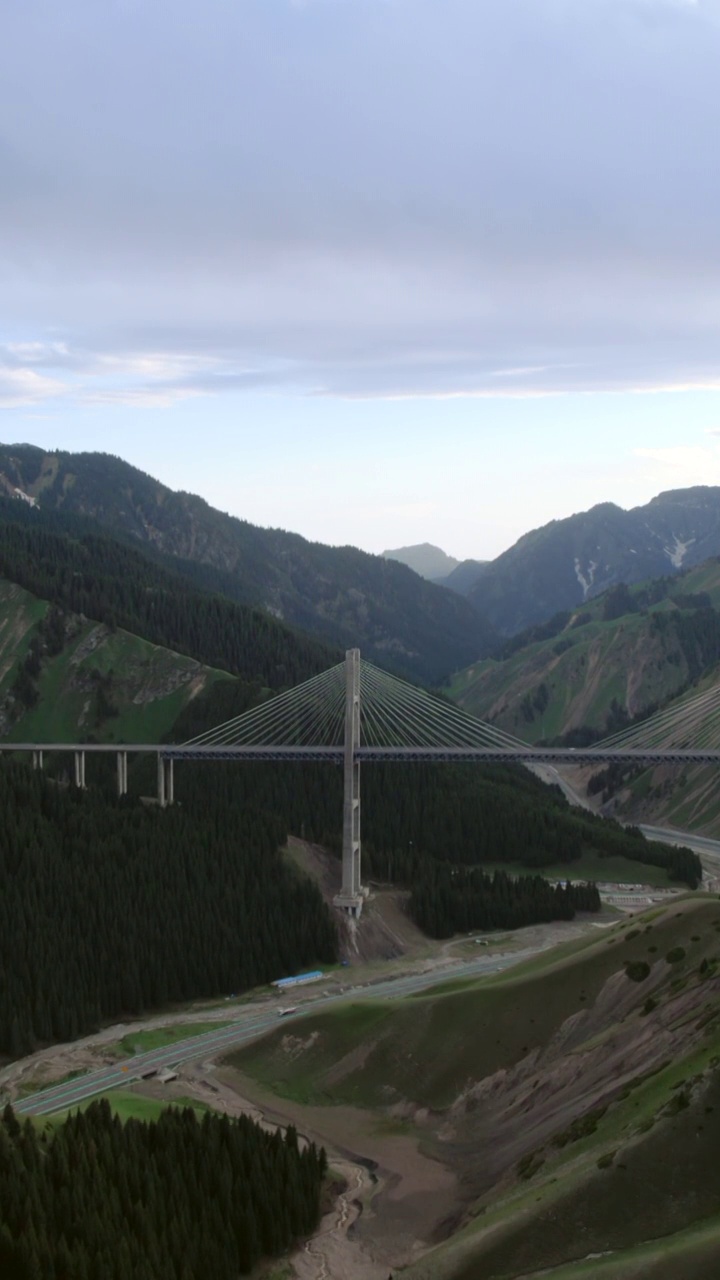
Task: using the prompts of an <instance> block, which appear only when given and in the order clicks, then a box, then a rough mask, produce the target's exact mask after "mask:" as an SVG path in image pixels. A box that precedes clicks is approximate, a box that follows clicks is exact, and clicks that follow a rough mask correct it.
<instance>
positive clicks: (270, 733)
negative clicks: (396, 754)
mask: <svg viewBox="0 0 720 1280" xmlns="http://www.w3.org/2000/svg"><path fill="white" fill-rule="evenodd" d="M344 741H345V663H344V662H340V663H338V665H337V666H336V667H330V668H329V670H327V671H323V672H321V674H320V675H319V676H313V677H312V679H310V680H306V681H305V682H304V684H300V685H298V686H297V687H296V688H295V689H288V690H287V691H286V692H285V693H280V694H277V696H276V697H274V698H270V699H268V701H267V702H263V703H261V705H260V706H259V707H253V708H252V710H250V711H245V712H243V714H242V715H240V716H235V717H234V719H232V720H226V721H225V723H224V724H220V725H217V726H216V728H214V729H208V730H207V731H206V732H205V733H201V734H199V735H198V736H197V738H191V739H190V741H189V742H186V743H184V744H183V745H184V746H187V747H191V746H192V747H261V746H285V747H291V746H292V747H317V746H333V747H334V746H342V744H343V742H344Z"/></svg>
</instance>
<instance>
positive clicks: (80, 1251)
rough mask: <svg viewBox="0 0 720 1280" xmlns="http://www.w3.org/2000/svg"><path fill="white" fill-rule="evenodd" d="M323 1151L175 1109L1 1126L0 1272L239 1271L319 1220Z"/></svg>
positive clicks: (175, 1277) (102, 1105)
mask: <svg viewBox="0 0 720 1280" xmlns="http://www.w3.org/2000/svg"><path fill="white" fill-rule="evenodd" d="M325 1169H326V1158H325V1152H324V1151H323V1150H320V1151H318V1150H317V1148H316V1147H315V1146H314V1145H313V1144H312V1143H309V1144H306V1145H305V1146H304V1147H303V1149H302V1150H300V1148H299V1144H298V1140H297V1134H296V1132H295V1130H294V1129H293V1128H292V1127H290V1128H289V1129H288V1130H287V1132H286V1133H285V1134H284V1135H281V1134H280V1133H279V1132H277V1133H274V1134H269V1133H266V1132H265V1131H264V1130H263V1129H261V1128H260V1126H259V1125H256V1124H254V1123H253V1122H252V1121H251V1120H249V1119H248V1118H247V1117H242V1118H241V1119H239V1120H232V1121H231V1120H228V1118H227V1116H217V1115H213V1114H211V1113H209V1112H208V1113H206V1114H205V1115H204V1116H203V1119H202V1120H201V1121H200V1120H198V1119H197V1117H196V1115H195V1112H194V1111H192V1110H190V1109H186V1110H184V1111H178V1110H175V1109H169V1110H168V1111H166V1112H165V1113H164V1114H163V1115H162V1116H161V1117H160V1119H159V1120H158V1121H156V1122H154V1123H152V1124H146V1123H143V1122H141V1121H139V1120H128V1122H127V1123H126V1124H125V1125H122V1124H120V1122H119V1121H118V1120H117V1118H116V1117H114V1116H113V1114H112V1112H111V1110H110V1107H109V1105H108V1103H107V1102H105V1101H100V1102H94V1103H92V1104H91V1105H90V1107H89V1108H88V1109H87V1111H85V1112H79V1113H76V1114H75V1115H72V1116H70V1117H69V1118H68V1119H67V1120H66V1121H65V1122H64V1124H62V1125H61V1126H60V1127H59V1128H57V1129H55V1130H54V1131H53V1132H52V1134H51V1135H50V1137H48V1136H47V1134H42V1136H40V1135H39V1134H38V1133H37V1132H36V1130H35V1129H34V1128H33V1125H32V1123H31V1122H30V1121H29V1120H28V1121H26V1123H25V1125H24V1126H23V1127H21V1126H20V1124H19V1123H18V1121H17V1119H16V1118H15V1116H14V1115H13V1113H12V1111H11V1110H10V1108H9V1107H8V1108H6V1109H5V1113H4V1117H3V1122H2V1124H0V1275H2V1277H3V1280H40V1278H42V1280H205V1278H206V1277H207V1280H210V1278H212V1280H236V1278H237V1276H238V1275H248V1274H249V1272H250V1271H252V1270H253V1268H254V1267H255V1266H256V1265H257V1263H258V1262H259V1261H260V1259H261V1258H263V1257H276V1256H278V1255H279V1254H282V1253H285V1252H286V1251H287V1249H288V1248H289V1247H290V1246H291V1245H292V1244H293V1243H294V1242H295V1241H296V1240H297V1239H298V1237H300V1236H304V1235H307V1234H309V1233H310V1232H311V1231H312V1230H313V1229H314V1228H315V1227H316V1226H317V1222H318V1218H319V1216H320V1190H321V1186H322V1180H323V1176H324V1173H325Z"/></svg>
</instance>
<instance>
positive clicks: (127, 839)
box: [0, 759, 337, 1057]
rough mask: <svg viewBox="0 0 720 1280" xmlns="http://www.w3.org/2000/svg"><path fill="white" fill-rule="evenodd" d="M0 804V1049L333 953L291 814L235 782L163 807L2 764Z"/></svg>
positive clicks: (330, 926)
mask: <svg viewBox="0 0 720 1280" xmlns="http://www.w3.org/2000/svg"><path fill="white" fill-rule="evenodd" d="M0 812H1V813H2V815H3V829H2V835H1V836H0V882H1V883H2V886H3V891H2V894H0V973H1V974H2V983H0V1053H3V1054H6V1055H10V1056H12V1057H17V1056H19V1055H22V1054H24V1053H28V1052H30V1051H31V1050H32V1049H33V1048H35V1047H36V1046H37V1045H38V1044H40V1043H45V1042H49V1041H52V1040H68V1039H72V1038H73V1037H75V1036H78V1035H80V1034H82V1033H85V1032H89V1031H91V1030H93V1029H95V1028H96V1027H97V1026H99V1025H100V1024H101V1023H102V1022H104V1021H110V1020H112V1019H117V1018H120V1017H124V1016H126V1015H128V1014H139V1013H141V1012H142V1011H143V1010H147V1009H153V1008H159V1007H161V1006H163V1005H167V1004H169V1003H172V1002H175V1001H181V1000H189V999H194V998H196V997H201V996H208V997H209V996H215V995H218V994H220V993H223V992H231V991H242V990H244V989H246V988H247V987H251V986H255V985H257V984H259V983H263V982H268V981H270V980H271V979H273V978H277V977H282V976H283V975H284V974H286V973H291V972H294V971H295V970H297V969H299V968H302V967H306V966H308V965H310V964H311V963H313V962H316V961H318V962H322V963H329V962H331V961H333V960H334V959H335V958H336V955H337V937H336V929H335V924H334V921H333V919H332V917H331V914H330V912H329V910H328V909H327V908H326V906H325V905H324V903H323V901H322V899H321V897H320V894H319V891H318V890H317V888H316V886H315V885H314V884H313V883H312V882H311V881H310V880H309V879H307V878H305V877H303V876H301V875H300V874H299V873H297V872H296V871H295V870H294V869H293V868H292V867H290V866H289V864H287V863H286V862H285V861H284V860H283V858H282V856H281V854H280V853H279V852H278V850H279V847H280V846H281V845H282V844H283V843H284V841H285V834H286V831H285V826H284V824H283V822H282V821H281V819H280V818H278V817H275V816H274V815H273V814H272V813H269V812H268V811H267V810H266V811H262V810H261V809H260V808H259V807H258V806H257V805H256V804H253V803H252V802H248V801H246V800H245V798H244V797H243V798H240V797H239V796H237V794H236V793H235V791H234V789H232V788H230V789H228V791H227V793H226V794H225V795H224V796H222V797H218V803H216V804H214V805H213V807H212V808H210V809H208V807H207V806H206V796H205V795H204V794H203V792H202V791H201V790H200V791H198V794H197V798H196V796H195V795H193V793H192V790H191V789H188V791H187V793H186V795H185V796H184V799H183V804H182V807H180V806H176V807H173V808H170V809H165V810H161V809H158V808H156V807H155V806H143V805H140V804H138V803H137V801H136V800H132V799H128V800H124V801H118V800H115V799H113V798H111V797H110V796H108V795H106V794H104V792H103V789H102V787H101V786H100V785H94V786H91V787H89V788H88V790H87V791H86V792H78V791H75V790H74V789H65V788H62V787H58V786H57V785H55V784H54V783H53V782H51V781H49V780H46V779H45V778H44V777H43V776H42V775H41V774H37V773H33V771H32V770H31V769H30V768H29V767H28V766H26V765H22V764H10V763H7V762H5V760H4V759H3V760H0Z"/></svg>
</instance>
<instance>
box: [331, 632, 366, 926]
mask: <svg viewBox="0 0 720 1280" xmlns="http://www.w3.org/2000/svg"><path fill="white" fill-rule="evenodd" d="M359 747H360V650H359V649H348V650H347V652H346V654H345V757H344V766H343V767H344V794H343V849H342V888H341V890H340V892H339V893H338V894H336V896H335V906H336V907H340V908H341V909H342V910H343V911H347V913H348V915H350V916H354V917H355V918H356V919H357V917H358V916H359V915H360V912H361V911H362V905H363V902H364V901H365V899H366V897H367V889H364V888H363V887H362V885H361V883H360V761H359V759H358V756H357V752H358V749H359Z"/></svg>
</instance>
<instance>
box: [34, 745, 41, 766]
mask: <svg viewBox="0 0 720 1280" xmlns="http://www.w3.org/2000/svg"><path fill="white" fill-rule="evenodd" d="M32 760H33V769H42V767H43V753H42V749H41V748H38V749H37V751H33V753H32Z"/></svg>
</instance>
